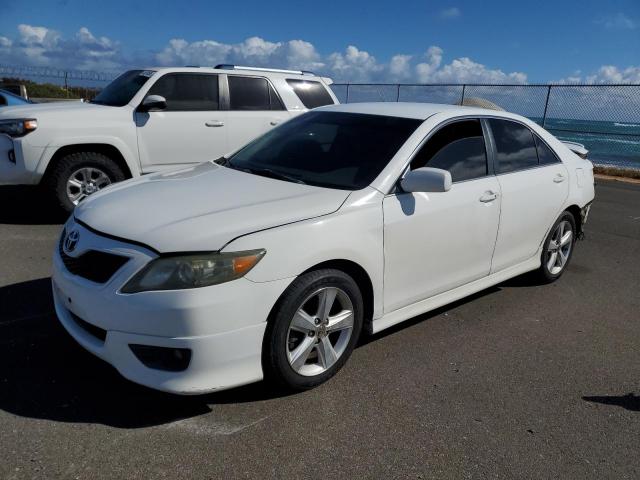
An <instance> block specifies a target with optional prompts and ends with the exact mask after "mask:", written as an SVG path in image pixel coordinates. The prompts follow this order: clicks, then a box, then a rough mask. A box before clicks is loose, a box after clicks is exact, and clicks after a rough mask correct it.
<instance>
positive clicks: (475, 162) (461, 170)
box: [411, 120, 487, 182]
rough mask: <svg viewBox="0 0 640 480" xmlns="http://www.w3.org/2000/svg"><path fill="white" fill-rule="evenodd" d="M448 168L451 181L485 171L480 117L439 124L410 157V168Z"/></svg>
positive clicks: (473, 176)
mask: <svg viewBox="0 0 640 480" xmlns="http://www.w3.org/2000/svg"><path fill="white" fill-rule="evenodd" d="M425 166H426V167H433V168H441V169H443V170H448V171H449V172H450V173H451V179H452V180H453V181H454V182H461V181H463V180H471V179H474V178H479V177H484V176H486V175H487V151H486V149H485V144H484V136H483V135H482V126H481V125H480V120H464V121H460V122H455V123H451V124H449V125H446V126H444V127H442V128H441V129H440V130H438V131H437V132H436V133H434V134H433V136H432V137H431V138H430V139H429V140H428V141H427V143H426V144H425V145H424V146H423V147H422V148H421V149H420V151H419V152H418V153H417V154H416V156H415V157H413V160H411V169H412V170H415V169H416V168H421V167H425Z"/></svg>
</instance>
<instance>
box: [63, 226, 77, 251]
mask: <svg viewBox="0 0 640 480" xmlns="http://www.w3.org/2000/svg"><path fill="white" fill-rule="evenodd" d="M78 240H80V232H78V230H71V231H70V232H69V235H67V238H65V239H64V250H65V252H67V253H71V252H73V251H74V250H75V249H76V246H77V245H78Z"/></svg>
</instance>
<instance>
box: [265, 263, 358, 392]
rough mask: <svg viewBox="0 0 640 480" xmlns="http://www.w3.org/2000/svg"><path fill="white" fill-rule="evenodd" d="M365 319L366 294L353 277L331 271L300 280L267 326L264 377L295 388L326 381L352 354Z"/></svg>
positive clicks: (292, 285)
mask: <svg viewBox="0 0 640 480" xmlns="http://www.w3.org/2000/svg"><path fill="white" fill-rule="evenodd" d="M362 321H363V301H362V294H361V293H360V290H359V288H358V286H357V284H356V283H355V281H354V280H353V279H352V278H351V277H350V276H349V275H347V274H346V273H344V272H341V271H339V270H332V269H326V270H318V271H315V272H310V273H307V274H304V275H302V276H300V277H298V278H297V279H296V280H295V281H294V282H293V283H292V284H291V286H290V287H289V288H288V289H287V291H286V292H285V293H284V294H283V296H282V298H281V299H280V301H279V302H278V306H277V307H276V311H275V312H274V315H273V317H272V319H271V320H270V322H269V326H268V327H267V332H266V333H265V345H264V347H265V348H264V349H263V351H264V359H263V365H264V367H265V375H266V376H267V378H270V379H273V380H275V381H276V382H278V383H280V384H281V385H283V386H285V387H287V388H289V389H292V390H307V389H309V388H313V387H315V386H316V385H319V384H320V383H323V382H325V381H327V380H328V379H329V378H331V377H332V376H333V375H335V373H336V372H337V371H338V370H339V369H340V368H341V367H342V366H343V365H344V364H345V362H346V361H347V359H348V358H349V356H350V355H351V352H352V351H353V348H354V347H355V344H356V342H357V341H358V337H359V335H360V331H361V330H362Z"/></svg>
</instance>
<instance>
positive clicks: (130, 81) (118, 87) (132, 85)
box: [91, 70, 156, 107]
mask: <svg viewBox="0 0 640 480" xmlns="http://www.w3.org/2000/svg"><path fill="white" fill-rule="evenodd" d="M154 73H156V72H155V71H154V70H129V71H128V72H125V73H123V74H122V75H120V76H119V77H118V78H116V79H115V80H114V81H113V82H111V83H110V84H109V85H107V86H106V87H105V89H104V90H102V91H101V92H100V93H99V94H98V95H97V96H96V98H94V99H93V100H92V101H91V103H99V104H100V105H109V106H110V107H123V106H124V105H126V104H127V103H129V102H130V101H131V99H132V98H133V96H134V95H135V94H136V93H138V90H140V88H141V87H142V86H143V85H144V84H145V83H147V80H149V79H150V78H151V77H152V76H153V74H154Z"/></svg>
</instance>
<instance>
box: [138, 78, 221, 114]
mask: <svg viewBox="0 0 640 480" xmlns="http://www.w3.org/2000/svg"><path fill="white" fill-rule="evenodd" d="M148 95H161V96H163V97H164V98H165V99H166V100H167V108H166V109H165V111H166V112H194V111H195V112H197V111H207V110H218V105H219V102H218V76H217V75H211V74H202V73H168V74H166V75H165V76H163V77H162V78H160V79H159V80H158V81H157V82H156V83H155V84H154V85H153V86H152V87H151V88H150V89H149V93H148Z"/></svg>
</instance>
